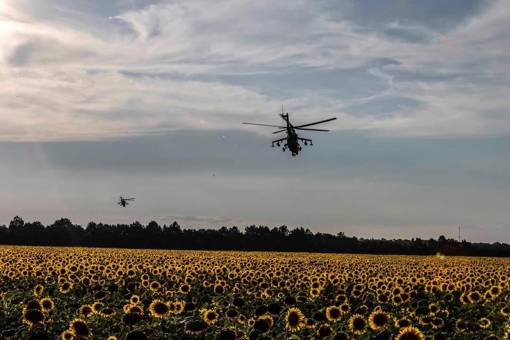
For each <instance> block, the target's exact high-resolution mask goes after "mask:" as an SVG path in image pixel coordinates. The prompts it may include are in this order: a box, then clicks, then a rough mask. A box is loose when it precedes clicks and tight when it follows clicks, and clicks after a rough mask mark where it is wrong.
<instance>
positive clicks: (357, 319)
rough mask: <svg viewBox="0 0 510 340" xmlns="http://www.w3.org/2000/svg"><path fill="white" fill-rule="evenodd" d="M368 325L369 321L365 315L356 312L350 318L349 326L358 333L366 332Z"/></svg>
mask: <svg viewBox="0 0 510 340" xmlns="http://www.w3.org/2000/svg"><path fill="white" fill-rule="evenodd" d="M366 327H367V321H366V320H365V318H364V317H363V315H359V314H354V315H353V316H351V318H350V319H349V328H350V330H351V331H352V332H353V333H354V334H356V335H360V334H363V333H365V330H366Z"/></svg>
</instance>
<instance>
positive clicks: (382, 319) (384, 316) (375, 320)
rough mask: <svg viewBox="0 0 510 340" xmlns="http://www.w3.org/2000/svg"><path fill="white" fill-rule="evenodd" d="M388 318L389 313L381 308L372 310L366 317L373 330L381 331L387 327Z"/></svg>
mask: <svg viewBox="0 0 510 340" xmlns="http://www.w3.org/2000/svg"><path fill="white" fill-rule="evenodd" d="M390 320H391V317H390V315H389V314H388V313H386V312H384V311H382V310H381V311H374V312H372V314H370V316H369V318H368V323H369V324H370V328H372V329H373V330H375V331H382V330H383V329H386V327H388V325H389V323H390Z"/></svg>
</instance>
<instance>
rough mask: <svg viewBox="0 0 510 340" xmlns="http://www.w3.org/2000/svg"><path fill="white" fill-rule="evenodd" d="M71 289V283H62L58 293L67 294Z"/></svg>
mask: <svg viewBox="0 0 510 340" xmlns="http://www.w3.org/2000/svg"><path fill="white" fill-rule="evenodd" d="M72 288H73V284H72V283H71V282H69V281H65V282H63V283H62V284H61V285H60V288H59V290H60V292H61V293H62V294H67V293H69V291H70V290H71V289H72Z"/></svg>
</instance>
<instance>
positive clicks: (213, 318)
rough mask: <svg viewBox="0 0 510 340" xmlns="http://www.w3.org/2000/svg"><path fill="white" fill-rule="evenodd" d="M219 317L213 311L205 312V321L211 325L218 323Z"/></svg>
mask: <svg viewBox="0 0 510 340" xmlns="http://www.w3.org/2000/svg"><path fill="white" fill-rule="evenodd" d="M218 317H219V315H218V313H216V312H215V311H213V310H210V309H209V310H206V311H205V312H204V321H205V322H207V323H208V324H209V325H213V324H215V323H216V322H218Z"/></svg>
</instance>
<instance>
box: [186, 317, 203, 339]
mask: <svg viewBox="0 0 510 340" xmlns="http://www.w3.org/2000/svg"><path fill="white" fill-rule="evenodd" d="M206 329H207V323H206V322H205V321H203V320H192V321H189V322H186V324H185V325H184V332H185V333H186V334H194V335H198V334H201V333H202V332H204V331H205V330H206Z"/></svg>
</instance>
